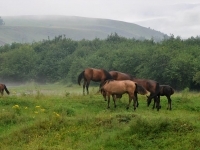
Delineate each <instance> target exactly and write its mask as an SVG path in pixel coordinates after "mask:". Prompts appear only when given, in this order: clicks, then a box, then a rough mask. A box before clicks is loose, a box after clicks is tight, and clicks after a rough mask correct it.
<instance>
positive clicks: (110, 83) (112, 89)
mask: <svg viewBox="0 0 200 150" xmlns="http://www.w3.org/2000/svg"><path fill="white" fill-rule="evenodd" d="M136 90H137V92H138V93H139V94H141V95H148V94H149V92H148V91H147V90H146V89H144V88H143V87H141V86H139V85H138V84H137V83H135V82H133V81H131V80H121V81H117V80H107V81H105V82H104V84H103V85H102V86H101V94H102V95H103V97H104V98H105V99H106V96H107V97H108V108H110V95H112V97H113V102H114V107H116V103H115V101H116V96H118V95H120V96H122V95H123V94H125V93H127V94H128V95H129V103H128V105H127V107H126V108H127V109H129V106H130V103H131V101H132V100H133V101H134V104H133V106H134V110H135V109H136V105H137V99H136V97H135V91H136Z"/></svg>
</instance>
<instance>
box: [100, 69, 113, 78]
mask: <svg viewBox="0 0 200 150" xmlns="http://www.w3.org/2000/svg"><path fill="white" fill-rule="evenodd" d="M102 70H103V72H104V74H105V76H106V79H105V80H109V79H113V77H112V76H111V75H110V73H109V72H108V71H106V70H104V69H102Z"/></svg>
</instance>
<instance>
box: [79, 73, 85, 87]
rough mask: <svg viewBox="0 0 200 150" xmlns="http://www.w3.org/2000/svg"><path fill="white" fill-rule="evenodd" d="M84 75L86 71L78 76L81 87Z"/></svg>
mask: <svg viewBox="0 0 200 150" xmlns="http://www.w3.org/2000/svg"><path fill="white" fill-rule="evenodd" d="M84 73H85V71H82V72H81V73H80V74H79V76H78V84H79V85H81V80H82V79H83V77H84Z"/></svg>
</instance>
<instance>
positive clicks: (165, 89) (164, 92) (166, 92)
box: [153, 85, 174, 110]
mask: <svg viewBox="0 0 200 150" xmlns="http://www.w3.org/2000/svg"><path fill="white" fill-rule="evenodd" d="M173 94H174V89H173V88H172V87H171V86H169V85H160V91H159V94H158V98H159V99H160V96H166V97H167V100H168V106H167V110H172V100H171V98H170V96H171V95H173ZM154 108H155V101H154V104H153V109H154Z"/></svg>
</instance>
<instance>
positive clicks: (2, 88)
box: [0, 83, 10, 96]
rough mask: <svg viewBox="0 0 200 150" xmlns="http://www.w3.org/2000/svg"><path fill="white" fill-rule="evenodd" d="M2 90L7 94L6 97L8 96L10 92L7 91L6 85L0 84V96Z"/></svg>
mask: <svg viewBox="0 0 200 150" xmlns="http://www.w3.org/2000/svg"><path fill="white" fill-rule="evenodd" d="M4 90H5V91H6V93H7V94H8V95H9V94H10V92H9V91H8V89H7V87H6V85H5V84H1V83H0V93H1V95H2V96H3V93H4Z"/></svg>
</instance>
